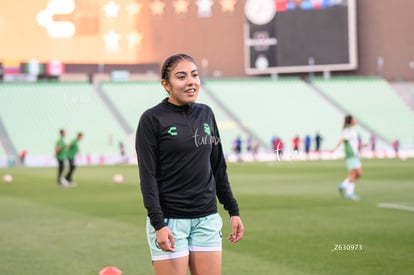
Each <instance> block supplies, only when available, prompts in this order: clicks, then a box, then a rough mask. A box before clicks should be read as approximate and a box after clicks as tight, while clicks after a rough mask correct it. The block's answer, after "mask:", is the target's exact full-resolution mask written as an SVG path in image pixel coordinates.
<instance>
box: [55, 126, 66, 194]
mask: <svg viewBox="0 0 414 275" xmlns="http://www.w3.org/2000/svg"><path fill="white" fill-rule="evenodd" d="M65 135H66V132H65V130H63V129H61V130H60V131H59V138H58V140H57V141H56V143H55V156H56V160H57V162H58V176H57V184H58V186H59V187H64V186H65V185H66V180H65V179H64V178H63V176H62V174H63V170H65V160H66V158H67V148H66V144H65Z"/></svg>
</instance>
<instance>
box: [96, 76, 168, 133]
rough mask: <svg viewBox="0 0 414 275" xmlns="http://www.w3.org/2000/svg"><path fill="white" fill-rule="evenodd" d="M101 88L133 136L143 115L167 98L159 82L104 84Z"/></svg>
mask: <svg viewBox="0 0 414 275" xmlns="http://www.w3.org/2000/svg"><path fill="white" fill-rule="evenodd" d="M101 86H102V91H103V92H104V93H105V95H106V96H108V98H109V99H110V101H111V102H112V104H113V105H114V107H115V108H116V109H117V110H118V111H119V113H120V114H121V115H122V117H123V118H124V119H125V120H126V122H127V123H128V126H129V127H130V129H131V130H130V131H131V133H133V134H135V130H136V128H137V125H138V121H139V118H140V116H141V114H142V113H143V112H144V111H145V110H146V109H148V108H150V107H152V106H154V105H156V104H157V103H159V102H161V101H162V100H163V99H164V98H165V97H166V96H167V93H166V92H165V91H164V90H163V89H162V87H161V84H160V82H159V81H151V80H148V81H135V82H103V83H102V85H101ZM131 133H130V134H131Z"/></svg>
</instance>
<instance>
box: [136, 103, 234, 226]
mask: <svg viewBox="0 0 414 275" xmlns="http://www.w3.org/2000/svg"><path fill="white" fill-rule="evenodd" d="M135 148H136V151H137V156H138V166H139V177H140V184H141V192H142V196H143V199H144V206H145V208H146V209H147V212H148V217H149V218H150V222H151V225H152V226H153V227H154V228H155V230H159V229H161V228H162V227H164V226H165V223H164V218H199V217H203V216H207V215H210V214H214V213H217V203H216V195H217V198H218V200H219V201H220V203H222V204H223V205H224V209H226V210H227V211H228V212H229V214H230V216H239V208H238V204H237V201H236V199H235V198H234V196H233V193H232V191H231V188H230V184H229V180H228V177H227V172H226V171H227V168H226V162H225V159H224V155H223V150H222V146H221V142H220V135H219V132H218V128H217V124H216V121H215V118H214V114H213V112H212V111H211V109H210V107H208V106H207V105H204V104H200V103H194V104H192V105H185V106H176V105H173V104H171V103H169V102H168V100H167V99H164V100H163V101H162V102H161V103H160V104H158V105H156V106H155V107H153V108H151V109H149V110H147V111H145V112H144V113H143V114H142V116H141V118H140V121H139V124H138V129H137V134H136V140H135Z"/></svg>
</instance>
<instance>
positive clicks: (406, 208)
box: [377, 202, 414, 212]
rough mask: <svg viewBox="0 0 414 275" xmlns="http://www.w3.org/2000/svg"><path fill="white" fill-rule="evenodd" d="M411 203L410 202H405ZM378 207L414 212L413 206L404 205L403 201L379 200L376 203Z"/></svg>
mask: <svg viewBox="0 0 414 275" xmlns="http://www.w3.org/2000/svg"><path fill="white" fill-rule="evenodd" d="M407 204H412V203H407ZM377 206H378V207H380V208H391V209H397V210H403V211H412V212H414V206H409V205H404V203H387V202H380V203H378V204H377Z"/></svg>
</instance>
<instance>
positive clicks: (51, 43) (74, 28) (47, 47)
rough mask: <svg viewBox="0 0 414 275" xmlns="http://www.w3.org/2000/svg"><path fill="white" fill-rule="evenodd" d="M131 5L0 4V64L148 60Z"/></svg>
mask: <svg viewBox="0 0 414 275" xmlns="http://www.w3.org/2000/svg"><path fill="white" fill-rule="evenodd" d="M149 22H150V21H149V17H148V16H142V5H141V4H140V3H139V2H136V1H130V0H116V1H110V0H108V1H102V0H30V1H26V0H13V1H9V0H0V40H1V41H2V43H1V46H0V61H1V60H20V61H30V60H38V61H39V62H48V61H50V60H60V61H62V62H65V63H138V62H152V61H154V55H153V54H152V52H151V45H150V44H149V43H147V44H144V39H143V38H144V37H145V36H146V34H147V32H148V31H149V30H150V28H149V26H148V24H149Z"/></svg>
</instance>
